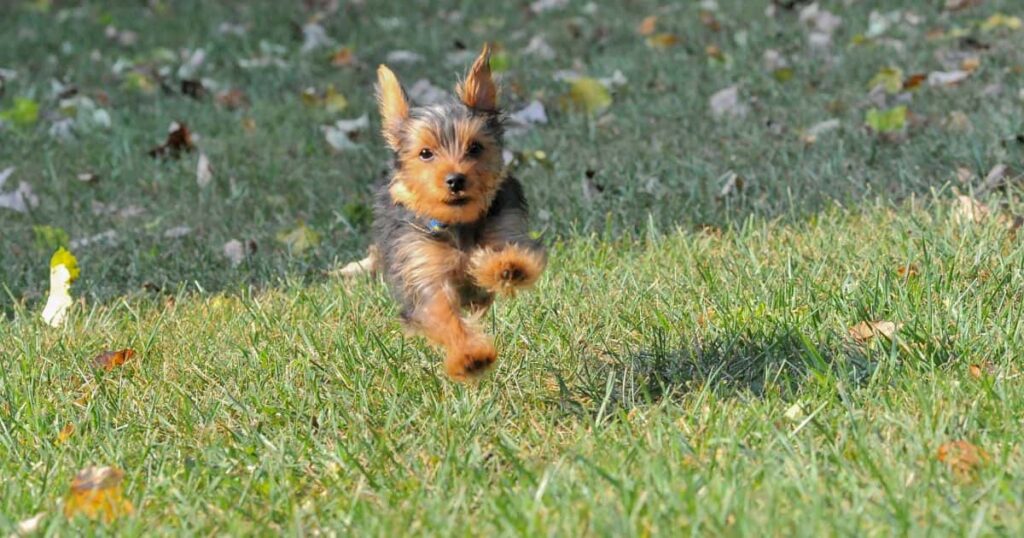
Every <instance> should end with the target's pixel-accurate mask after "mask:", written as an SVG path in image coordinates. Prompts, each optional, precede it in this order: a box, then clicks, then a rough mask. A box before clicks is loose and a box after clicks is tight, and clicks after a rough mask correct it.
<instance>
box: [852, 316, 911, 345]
mask: <svg viewBox="0 0 1024 538" xmlns="http://www.w3.org/2000/svg"><path fill="white" fill-rule="evenodd" d="M897 331H899V325H897V324H896V323H893V322H892V321H862V322H860V323H858V324H856V325H854V326H853V327H850V328H849V329H847V332H848V333H849V335H850V337H851V338H853V339H854V340H855V341H856V342H858V343H864V342H868V341H870V340H872V339H874V338H876V337H878V336H882V337H885V338H888V339H890V340H891V339H892V338H893V337H894V336H896V332H897Z"/></svg>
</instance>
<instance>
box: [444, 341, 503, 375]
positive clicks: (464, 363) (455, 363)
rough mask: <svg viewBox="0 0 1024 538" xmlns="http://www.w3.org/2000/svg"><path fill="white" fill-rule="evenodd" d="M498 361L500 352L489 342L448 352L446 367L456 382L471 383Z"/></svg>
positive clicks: (481, 342) (477, 343)
mask: <svg viewBox="0 0 1024 538" xmlns="http://www.w3.org/2000/svg"><path fill="white" fill-rule="evenodd" d="M496 360H498V352H497V350H495V349H494V345H493V344H491V343H490V342H489V341H480V342H475V343H473V344H469V345H467V346H465V347H463V348H458V349H450V350H448V356H447V357H446V358H445V361H444V366H445V369H446V370H447V371H448V375H449V376H451V378H452V379H454V380H456V381H469V380H471V379H475V378H478V377H480V376H482V375H483V374H484V373H486V372H487V370H489V369H490V368H491V366H492V365H493V364H494V361H496Z"/></svg>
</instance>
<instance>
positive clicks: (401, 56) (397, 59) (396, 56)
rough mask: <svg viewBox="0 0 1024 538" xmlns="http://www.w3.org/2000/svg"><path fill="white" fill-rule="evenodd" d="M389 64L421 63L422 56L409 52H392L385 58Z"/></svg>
mask: <svg viewBox="0 0 1024 538" xmlns="http://www.w3.org/2000/svg"><path fill="white" fill-rule="evenodd" d="M385 61H386V62H387V63H389V64H414V63H417V62H422V61H423V55H422V54H420V53H418V52H412V51H411V50H393V51H391V52H389V53H388V55H387V56H385Z"/></svg>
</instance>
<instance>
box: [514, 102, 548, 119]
mask: <svg viewBox="0 0 1024 538" xmlns="http://www.w3.org/2000/svg"><path fill="white" fill-rule="evenodd" d="M509 119H510V120H512V121H513V122H514V123H518V124H520V125H534V124H544V123H547V122H548V114H547V111H545V110H544V103H541V102H540V101H536V100H535V101H531V102H530V104H528V105H526V106H525V107H523V108H522V109H521V110H518V111H516V112H513V113H512V114H510V115H509Z"/></svg>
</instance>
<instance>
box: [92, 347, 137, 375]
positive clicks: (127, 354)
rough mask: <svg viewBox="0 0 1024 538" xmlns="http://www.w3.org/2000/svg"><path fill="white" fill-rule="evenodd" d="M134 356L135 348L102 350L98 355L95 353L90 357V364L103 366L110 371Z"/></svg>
mask: <svg viewBox="0 0 1024 538" xmlns="http://www.w3.org/2000/svg"><path fill="white" fill-rule="evenodd" d="M134 356H135V350H134V349H129V348H125V349H122V350H119V351H104V352H103V353H100V354H99V355H96V356H95V357H93V359H92V365H93V366H95V367H97V368H103V369H104V370H106V371H108V372H109V371H111V370H113V369H114V368H117V367H118V366H121V365H122V364H124V363H126V362H128V361H129V360H130V359H131V358H132V357H134Z"/></svg>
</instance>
